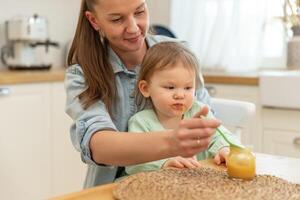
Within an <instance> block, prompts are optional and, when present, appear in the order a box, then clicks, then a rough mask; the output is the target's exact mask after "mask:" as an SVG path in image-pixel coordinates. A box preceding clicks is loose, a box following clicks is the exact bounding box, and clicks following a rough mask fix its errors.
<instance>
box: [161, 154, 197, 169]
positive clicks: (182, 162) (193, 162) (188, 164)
mask: <svg viewBox="0 0 300 200" xmlns="http://www.w3.org/2000/svg"><path fill="white" fill-rule="evenodd" d="M200 166H201V165H200V163H199V162H198V161H197V158H196V156H193V157H190V158H183V157H181V156H177V157H174V158H170V159H168V160H167V161H166V162H165V163H164V164H163V166H162V167H161V168H168V167H175V168H188V169H194V168H196V167H200Z"/></svg>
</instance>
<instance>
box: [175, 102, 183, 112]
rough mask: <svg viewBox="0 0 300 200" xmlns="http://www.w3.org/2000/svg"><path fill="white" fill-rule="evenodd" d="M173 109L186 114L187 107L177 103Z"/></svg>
mask: <svg viewBox="0 0 300 200" xmlns="http://www.w3.org/2000/svg"><path fill="white" fill-rule="evenodd" d="M172 108H173V109H174V110H178V111H181V112H185V110H186V108H185V105H184V104H182V103H175V104H173V105H172Z"/></svg>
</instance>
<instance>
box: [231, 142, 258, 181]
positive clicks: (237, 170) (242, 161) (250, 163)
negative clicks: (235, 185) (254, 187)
mask: <svg viewBox="0 0 300 200" xmlns="http://www.w3.org/2000/svg"><path fill="white" fill-rule="evenodd" d="M226 165H227V173H228V175H229V177H232V178H239V179H245V180H251V179H253V178H254V176H255V173H256V165H255V156H254V154H253V153H252V151H251V150H250V149H249V148H237V147H232V146H231V147H230V153H229V155H228V157H227V160H226Z"/></svg>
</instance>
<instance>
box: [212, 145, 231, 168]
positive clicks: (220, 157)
mask: <svg viewBox="0 0 300 200" xmlns="http://www.w3.org/2000/svg"><path fill="white" fill-rule="evenodd" d="M229 151H230V150H229V147H223V148H222V149H220V150H219V152H218V153H217V154H216V155H215V157H214V162H215V163H216V164H217V165H220V164H221V163H225V164H226V157H227V156H228V154H229Z"/></svg>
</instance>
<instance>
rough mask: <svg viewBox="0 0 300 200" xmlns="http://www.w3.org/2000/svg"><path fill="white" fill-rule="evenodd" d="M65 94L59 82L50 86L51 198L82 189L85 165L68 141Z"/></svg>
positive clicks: (69, 124)
mask: <svg viewBox="0 0 300 200" xmlns="http://www.w3.org/2000/svg"><path fill="white" fill-rule="evenodd" d="M65 101H66V94H65V91H64V85H63V83H61V82H58V83H52V84H51V119H52V120H51V133H52V134H51V141H52V145H51V147H52V148H51V153H52V159H53V160H52V163H53V165H52V176H51V178H52V196H58V195H61V194H66V193H70V192H74V191H78V190H81V189H82V188H83V182H84V178H85V175H86V165H85V164H84V163H83V162H82V161H81V158H80V153H79V152H77V151H76V150H75V148H74V147H73V145H72V143H71V139H70V132H69V129H70V126H71V123H72V120H71V118H70V117H69V116H67V114H66V113H65V111H64V109H65Z"/></svg>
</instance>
